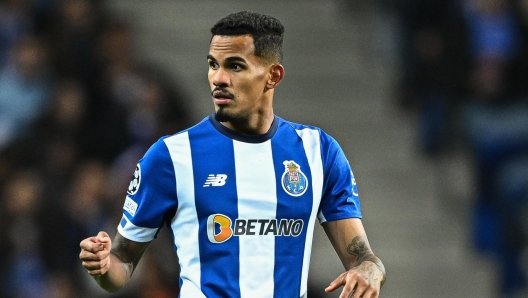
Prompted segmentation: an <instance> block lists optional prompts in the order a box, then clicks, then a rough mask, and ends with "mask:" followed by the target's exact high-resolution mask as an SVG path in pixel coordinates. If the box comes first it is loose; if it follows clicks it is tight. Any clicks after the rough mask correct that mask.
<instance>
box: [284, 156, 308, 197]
mask: <svg viewBox="0 0 528 298" xmlns="http://www.w3.org/2000/svg"><path fill="white" fill-rule="evenodd" d="M283 164H284V174H282V179H281V181H282V188H283V189H284V191H285V192H286V193H287V194H289V195H291V196H294V197H298V196H302V195H303V194H304V193H305V192H306V190H307V189H308V179H307V178H306V175H305V174H304V173H303V172H302V171H301V166H299V164H297V163H296V162H295V161H293V160H285V161H284V162H283Z"/></svg>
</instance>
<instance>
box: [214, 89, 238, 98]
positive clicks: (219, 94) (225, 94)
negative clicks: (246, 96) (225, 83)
mask: <svg viewBox="0 0 528 298" xmlns="http://www.w3.org/2000/svg"><path fill="white" fill-rule="evenodd" d="M213 97H214V98H216V99H233V94H231V93H229V92H227V91H225V90H214V91H213Z"/></svg>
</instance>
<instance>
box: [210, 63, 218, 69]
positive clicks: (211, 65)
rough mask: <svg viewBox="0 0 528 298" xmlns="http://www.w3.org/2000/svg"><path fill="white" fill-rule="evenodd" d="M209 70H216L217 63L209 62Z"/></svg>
mask: <svg viewBox="0 0 528 298" xmlns="http://www.w3.org/2000/svg"><path fill="white" fill-rule="evenodd" d="M209 68H211V69H218V63H216V62H214V61H209Z"/></svg>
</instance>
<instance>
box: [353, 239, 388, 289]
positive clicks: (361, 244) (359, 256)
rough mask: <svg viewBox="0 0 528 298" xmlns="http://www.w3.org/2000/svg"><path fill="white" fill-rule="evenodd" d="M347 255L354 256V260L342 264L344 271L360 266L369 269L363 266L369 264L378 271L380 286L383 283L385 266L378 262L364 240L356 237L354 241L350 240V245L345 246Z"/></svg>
mask: <svg viewBox="0 0 528 298" xmlns="http://www.w3.org/2000/svg"><path fill="white" fill-rule="evenodd" d="M347 253H348V254H349V255H351V256H354V257H355V258H354V261H353V262H349V263H348V264H346V263H345V264H344V265H345V269H346V270H350V269H352V268H354V267H357V266H359V265H362V264H363V265H364V266H367V267H370V266H368V265H367V264H364V262H370V263H372V264H373V265H374V266H376V267H377V268H378V269H379V273H380V276H379V278H381V285H383V283H385V278H386V272H385V266H384V265H383V262H382V261H381V260H380V258H378V257H377V256H376V255H375V254H374V253H373V252H372V250H371V249H370V247H369V245H368V242H367V240H366V238H364V237H361V236H357V237H355V238H354V239H352V241H351V242H350V244H349V245H348V246H347Z"/></svg>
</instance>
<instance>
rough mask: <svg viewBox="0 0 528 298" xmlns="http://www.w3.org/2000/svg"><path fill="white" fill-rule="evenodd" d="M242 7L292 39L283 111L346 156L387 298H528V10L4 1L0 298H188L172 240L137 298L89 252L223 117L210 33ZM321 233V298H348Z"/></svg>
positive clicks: (152, 252)
mask: <svg viewBox="0 0 528 298" xmlns="http://www.w3.org/2000/svg"><path fill="white" fill-rule="evenodd" d="M239 10H254V11H258V12H263V13H268V14H272V15H274V16H276V17H277V18H279V19H280V20H281V21H282V22H283V23H284V25H285V27H286V35H285V44H284V52H285V59H284V66H285V69H286V76H285V79H284V81H283V82H282V83H281V85H280V86H279V88H278V89H277V92H276V97H275V113H276V114H277V115H279V116H281V117H284V118H286V119H288V120H292V121H295V122H301V123H306V124H311V125H317V126H320V127H322V128H323V129H324V130H325V131H327V132H329V133H330V134H331V135H333V136H334V137H335V138H336V139H337V140H338V141H339V143H340V144H341V146H342V147H343V149H344V151H345V153H346V154H347V156H348V158H349V160H350V163H351V165H352V167H353V170H354V173H355V176H356V179H357V181H358V187H359V193H360V198H361V200H362V207H363V213H364V224H365V227H366V229H367V233H368V235H369V240H370V243H371V246H372V248H373V250H374V252H375V253H376V254H377V255H378V256H379V257H380V258H381V259H382V260H383V261H384V263H385V266H386V267H387V272H388V280H387V283H386V284H385V286H384V288H383V290H382V295H381V297H406V298H410V297H422V298H423V297H483V298H486V297H515V298H516V297H528V289H527V270H528V250H527V236H528V206H527V201H528V84H527V79H528V35H527V30H528V1H525V0H376V1H374V0H372V1H359V0H348V1H345V0H333V1H319V0H318V1H316V0H303V1H302V0H289V1H280V0H269V1H243V0H229V1H221V2H220V1H213V0H203V1H191V0H181V1H170V0H151V1H147V0H114V1H103V0H0V264H1V266H0V297H2V298H4V297H6V298H32V297H39V298H40V297H44V298H62V297H64V298H67V297H81V298H83V297H132V298H146V297H149V298H150V297H152V298H165V297H177V293H178V270H179V269H178V262H177V258H176V256H175V253H174V251H173V245H172V244H171V240H170V236H169V235H168V233H167V231H166V230H165V229H164V230H162V232H161V233H160V236H159V237H158V239H157V240H156V241H154V243H153V244H152V245H151V247H150V248H149V251H148V252H147V254H146V255H145V257H144V259H143V260H142V262H141V264H140V266H139V267H138V269H137V271H136V273H135V275H134V277H133V280H132V281H131V283H130V284H129V285H128V286H127V287H126V288H125V289H124V290H123V291H122V292H120V293H118V294H107V293H105V292H103V291H102V290H99V289H98V288H97V286H96V284H95V282H93V280H91V278H90V277H89V276H88V274H87V273H86V272H85V270H84V269H83V268H82V267H81V265H80V261H79V260H78V254H79V242H80V241H81V240H82V239H84V238H86V237H88V236H91V235H95V234H96V233H97V232H98V231H100V230H105V231H108V232H109V233H110V234H111V235H112V236H113V235H114V234H115V233H116V227H117V224H118V222H119V219H120V217H121V212H122V206H123V202H124V197H125V192H126V189H127V186H128V183H129V182H130V179H131V178H132V174H133V172H134V168H135V165H136V163H137V161H138V159H139V158H141V156H142V155H143V153H144V152H145V151H146V149H147V148H148V147H149V146H150V145H151V144H152V143H153V142H154V141H155V140H157V139H158V138H159V137H161V136H163V135H167V134H173V133H175V132H177V131H179V130H181V129H184V128H186V127H188V126H190V125H192V124H194V123H195V122H197V121H199V120H201V119H202V118H204V117H206V116H207V115H209V114H210V113H212V111H213V105H212V102H211V99H210V91H209V87H208V83H207V77H206V72H207V63H206V55H207V53H208V45H209V40H210V33H209V28H210V27H211V26H212V25H213V24H214V23H215V22H216V21H217V20H219V19H220V18H221V17H223V16H225V15H227V14H229V13H231V12H234V11H239ZM317 226H318V225H317ZM315 233H316V234H315V239H314V247H313V251H312V263H311V271H310V282H309V296H310V297H312V298H319V297H338V296H339V294H338V293H333V294H325V293H324V288H325V287H326V286H327V285H328V284H329V283H330V282H331V281H332V280H333V279H334V278H335V277H336V276H337V275H339V274H340V273H341V272H342V266H341V264H340V262H339V260H338V257H337V255H336V254H335V252H334V251H333V249H332V247H331V245H330V243H329V241H328V240H327V239H326V236H325V235H324V232H323V231H322V229H321V228H320V227H317V228H316V231H315Z"/></svg>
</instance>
